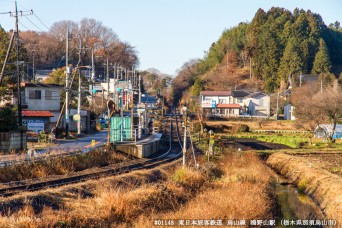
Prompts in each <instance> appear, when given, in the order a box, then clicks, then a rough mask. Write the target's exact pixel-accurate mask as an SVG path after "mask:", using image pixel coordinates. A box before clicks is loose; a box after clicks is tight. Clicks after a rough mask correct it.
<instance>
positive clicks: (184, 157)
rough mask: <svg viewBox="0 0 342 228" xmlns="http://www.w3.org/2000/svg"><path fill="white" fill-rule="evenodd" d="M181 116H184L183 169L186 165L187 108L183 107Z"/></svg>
mask: <svg viewBox="0 0 342 228" xmlns="http://www.w3.org/2000/svg"><path fill="white" fill-rule="evenodd" d="M182 112H183V113H182V114H183V115H184V140H183V168H184V167H185V164H186V161H185V159H186V156H185V155H186V130H187V129H186V125H187V119H186V112H187V108H186V106H184V107H183V108H182Z"/></svg>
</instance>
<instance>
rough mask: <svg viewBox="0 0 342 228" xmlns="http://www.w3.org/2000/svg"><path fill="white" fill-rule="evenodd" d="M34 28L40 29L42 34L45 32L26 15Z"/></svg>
mask: <svg viewBox="0 0 342 228" xmlns="http://www.w3.org/2000/svg"><path fill="white" fill-rule="evenodd" d="M24 17H25V18H26V19H27V20H28V21H29V22H30V23H31V24H32V25H33V26H34V27H36V28H37V29H39V30H40V31H42V32H45V31H44V30H43V29H41V28H40V27H39V26H38V25H36V24H35V23H33V22H32V21H31V20H30V19H29V18H28V17H27V16H26V15H25V16H24Z"/></svg>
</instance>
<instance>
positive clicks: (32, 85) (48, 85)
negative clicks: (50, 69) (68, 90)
mask: <svg viewBox="0 0 342 228" xmlns="http://www.w3.org/2000/svg"><path fill="white" fill-rule="evenodd" d="M23 86H24V87H45V88H61V87H64V86H63V85H58V84H43V83H23Z"/></svg>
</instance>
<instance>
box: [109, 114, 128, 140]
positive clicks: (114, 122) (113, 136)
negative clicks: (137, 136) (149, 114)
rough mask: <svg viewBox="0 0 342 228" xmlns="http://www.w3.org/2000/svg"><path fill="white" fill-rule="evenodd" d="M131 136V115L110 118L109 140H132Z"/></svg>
mask: <svg viewBox="0 0 342 228" xmlns="http://www.w3.org/2000/svg"><path fill="white" fill-rule="evenodd" d="M121 132H122V134H121ZM132 136H133V135H132V119H131V117H117V116H113V117H111V118H110V142H121V141H131V140H134V139H133V138H132Z"/></svg>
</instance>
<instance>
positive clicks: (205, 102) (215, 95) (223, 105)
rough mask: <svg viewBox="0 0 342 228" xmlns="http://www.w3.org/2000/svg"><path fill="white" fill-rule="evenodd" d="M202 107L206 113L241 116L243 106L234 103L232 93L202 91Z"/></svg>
mask: <svg viewBox="0 0 342 228" xmlns="http://www.w3.org/2000/svg"><path fill="white" fill-rule="evenodd" d="M200 96H201V106H202V109H203V112H204V113H207V114H222V115H239V114H240V108H241V106H240V105H239V104H235V103H234V99H233V96H232V92H231V91H202V92H201V93H200Z"/></svg>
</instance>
